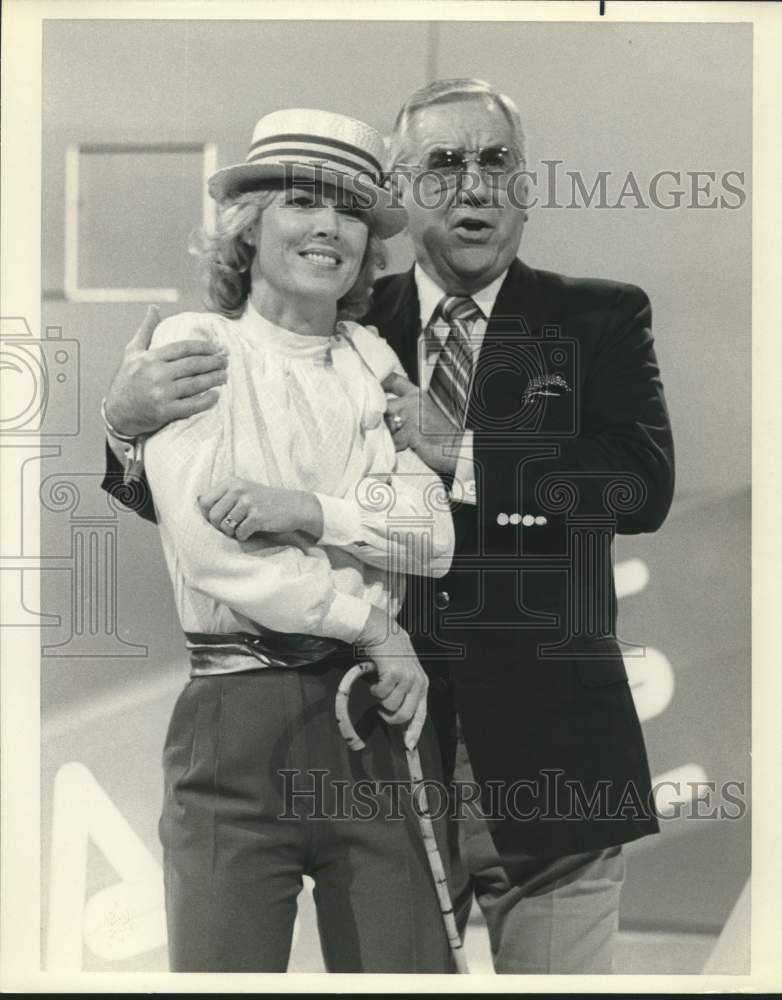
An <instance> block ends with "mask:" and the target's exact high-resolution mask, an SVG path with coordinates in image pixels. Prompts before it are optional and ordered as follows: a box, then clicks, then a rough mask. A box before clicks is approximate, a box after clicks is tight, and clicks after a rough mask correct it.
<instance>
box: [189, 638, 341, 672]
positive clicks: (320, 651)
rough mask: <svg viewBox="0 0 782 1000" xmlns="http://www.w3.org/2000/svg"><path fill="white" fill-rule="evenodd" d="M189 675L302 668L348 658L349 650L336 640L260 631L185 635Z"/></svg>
mask: <svg viewBox="0 0 782 1000" xmlns="http://www.w3.org/2000/svg"><path fill="white" fill-rule="evenodd" d="M185 639H186V640H187V641H186V646H187V648H188V650H189V652H190V676H191V677H199V676H207V675H209V674H229V673H238V672H239V671H240V670H259V669H264V668H269V667H277V668H280V667H303V666H306V665H307V664H310V663H317V662H318V661H320V660H324V659H327V658H330V657H333V656H335V655H339V656H349V655H350V653H351V649H352V647H351V646H350V645H349V644H348V643H346V642H342V641H341V640H339V639H327V638H325V637H323V636H317V635H301V634H299V633H297V632H274V631H272V629H263V630H262V632H261V634H260V635H252V634H250V633H249V632H230V633H227V634H225V633H224V634H215V633H212V632H185Z"/></svg>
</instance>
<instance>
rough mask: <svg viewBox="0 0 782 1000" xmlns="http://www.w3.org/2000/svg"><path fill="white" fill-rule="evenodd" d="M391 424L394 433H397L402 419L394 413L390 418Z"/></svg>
mask: <svg viewBox="0 0 782 1000" xmlns="http://www.w3.org/2000/svg"><path fill="white" fill-rule="evenodd" d="M391 423H392V424H393V427H394V430H395V431H398V430H399V428H400V427H401V426H402V423H403V421H402V418H401V417H400V416H399V414H398V413H395V414H394V415H393V416H392V417H391Z"/></svg>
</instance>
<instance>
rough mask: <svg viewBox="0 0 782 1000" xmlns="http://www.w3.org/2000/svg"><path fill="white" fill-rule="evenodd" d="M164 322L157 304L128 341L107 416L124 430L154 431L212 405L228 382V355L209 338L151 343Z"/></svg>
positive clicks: (130, 433)
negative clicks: (159, 325) (164, 343)
mask: <svg viewBox="0 0 782 1000" xmlns="http://www.w3.org/2000/svg"><path fill="white" fill-rule="evenodd" d="M159 322H160V314H159V313H158V311H157V308H156V307H155V306H150V307H149V308H148V309H147V314H146V316H145V317H144V322H143V323H142V324H141V326H140V327H139V328H138V330H137V331H136V333H135V334H134V336H133V337H132V338H131V340H130V341H129V342H128V345H127V347H126V348H125V353H124V355H123V358H122V363H121V364H120V366H119V368H118V369H117V372H116V374H115V376H114V378H113V380H112V383H111V385H110V387H109V391H108V393H107V394H106V418H107V419H108V421H109V423H110V424H111V426H112V427H113V428H114V429H115V430H116V431H118V432H119V433H120V434H125V435H127V436H128V437H136V436H138V435H139V434H152V433H154V432H155V431H157V430H160V428H161V427H165V426H166V424H169V423H171V421H172V420H183V419H185V418H186V417H190V416H192V415H193V414H194V413H201V412H203V411H204V410H208V409H209V408H210V407H211V406H214V404H215V403H216V402H217V398H218V394H217V392H216V391H215V390H216V387H217V386H220V385H223V384H224V383H225V381H226V378H227V376H226V367H227V365H228V358H227V357H226V355H225V353H224V352H223V351H222V350H221V349H220V348H219V347H218V346H217V345H215V344H213V343H212V342H211V341H209V340H181V341H177V342H176V343H172V344H166V345H164V346H163V347H158V348H150V346H149V345H150V342H151V340H152V334H153V333H154V332H155V328H156V326H157V325H158V323H159Z"/></svg>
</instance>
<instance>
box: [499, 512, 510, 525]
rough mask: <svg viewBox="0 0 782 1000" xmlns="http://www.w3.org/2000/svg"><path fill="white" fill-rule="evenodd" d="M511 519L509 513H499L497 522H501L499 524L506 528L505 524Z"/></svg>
mask: <svg viewBox="0 0 782 1000" xmlns="http://www.w3.org/2000/svg"><path fill="white" fill-rule="evenodd" d="M509 520H510V518H509V517H508V515H507V514H498V515H497V524H499V526H500V527H501V528H504V527H505V525H506V524H507V523H508V521H509Z"/></svg>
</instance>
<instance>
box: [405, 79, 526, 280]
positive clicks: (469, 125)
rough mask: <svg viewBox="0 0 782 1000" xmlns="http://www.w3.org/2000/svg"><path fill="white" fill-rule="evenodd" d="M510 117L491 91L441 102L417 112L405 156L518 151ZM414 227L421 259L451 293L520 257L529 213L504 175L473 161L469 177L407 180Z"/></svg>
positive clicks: (421, 160) (420, 160) (423, 175)
mask: <svg viewBox="0 0 782 1000" xmlns="http://www.w3.org/2000/svg"><path fill="white" fill-rule="evenodd" d="M514 138H515V137H514V134H513V129H512V127H511V124H510V122H509V121H508V119H507V118H506V117H505V114H504V113H503V111H502V108H500V107H499V106H498V105H497V103H496V102H495V101H493V100H492V99H491V98H489V97H482V96H480V97H469V98H465V99H464V100H459V101H453V102H448V103H441V104H434V105H430V106H429V107H424V108H422V109H421V110H419V111H417V112H415V114H414V115H413V117H412V119H411V121H410V123H409V127H408V130H407V141H406V147H405V152H404V156H403V157H402V159H404V160H405V161H406V162H408V163H416V164H423V165H424V168H425V167H426V164H427V163H428V162H429V161H430V160H431V161H432V162H437V160H438V158H441V157H440V156H439V154H438V151H442V150H446V149H464V150H468V151H470V155H472V154H474V152H475V150H478V149H483V148H486V147H493V146H506V147H508V148H509V149H511V150H512V149H514ZM400 185H401V192H402V203H403V204H404V207H405V208H406V209H407V215H408V226H407V228H408V232H409V233H410V236H411V238H412V241H413V245H414V247H415V255H416V259H417V261H418V263H419V264H420V265H421V267H423V269H424V270H425V271H426V272H427V274H429V275H430V277H432V278H433V279H434V280H435V281H436V282H437V283H438V284H439V285H440V286H441V287H443V288H444V289H445V290H446V291H447V292H448V293H450V294H461V295H471V294H473V293H474V292H477V291H480V289H482V288H485V287H486V285H488V284H490V283H491V282H492V281H493V280H494V279H495V278H496V277H498V276H499V275H500V274H502V272H503V271H504V270H505V269H506V268H507V267H508V266H509V264H510V263H511V261H512V260H513V259H514V258H515V256H516V254H517V252H518V249H519V244H520V242H521V234H522V230H523V228H524V220H525V218H526V215H525V213H524V211H523V209H522V208H521V207H520V206H519V203H518V202H519V199H518V198H516V199H514V200H515V201H516V204H515V205H514V204H513V203H512V201H511V200H510V198H509V193H508V192H509V189H508V187H506V186H505V183H504V182H503V180H500V179H499V178H491V177H487V176H485V175H484V174H483V173H481V171H480V170H479V169H478V166H477V164H475V163H469V164H468V175H467V176H466V177H465V179H464V182H463V183H461V184H460V183H459V181H458V180H457V179H456V178H451V179H450V180H448V181H447V182H446V181H442V180H441V179H440V178H438V177H436V176H435V174H434V172H433V171H426V170H425V171H424V172H420V173H418V174H417V175H416V174H413V175H412V176H411V177H402V178H401V180H400Z"/></svg>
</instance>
